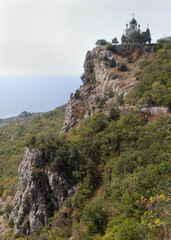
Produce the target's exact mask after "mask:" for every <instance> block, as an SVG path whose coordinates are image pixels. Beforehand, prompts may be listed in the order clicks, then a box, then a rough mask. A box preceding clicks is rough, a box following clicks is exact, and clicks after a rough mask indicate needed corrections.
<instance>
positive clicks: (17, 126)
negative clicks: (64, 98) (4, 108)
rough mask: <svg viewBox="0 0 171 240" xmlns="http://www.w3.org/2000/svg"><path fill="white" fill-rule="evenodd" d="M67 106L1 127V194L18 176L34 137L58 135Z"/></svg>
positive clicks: (42, 137) (44, 137)
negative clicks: (21, 163) (25, 150)
mask: <svg viewBox="0 0 171 240" xmlns="http://www.w3.org/2000/svg"><path fill="white" fill-rule="evenodd" d="M65 108H66V106H62V107H60V108H57V109H56V110H54V111H51V112H48V113H44V114H40V115H37V116H36V115H35V116H34V118H33V119H32V118H24V119H19V120H16V121H14V122H10V123H9V124H7V125H6V126H4V127H0V146H1V147H0V195H3V194H4V191H5V190H7V189H8V190H10V191H13V190H14V189H13V187H12V188H11V189H9V188H8V186H10V185H11V183H13V182H14V180H15V179H16V178H17V172H18V166H19V163H20V160H21V158H22V156H23V153H24V149H25V147H26V146H28V145H29V144H30V143H32V142H33V141H34V139H37V138H38V139H44V141H46V138H47V136H50V135H51V136H52V135H54V136H56V135H58V134H59V132H60V129H61V127H62V124H63V121H64V115H65Z"/></svg>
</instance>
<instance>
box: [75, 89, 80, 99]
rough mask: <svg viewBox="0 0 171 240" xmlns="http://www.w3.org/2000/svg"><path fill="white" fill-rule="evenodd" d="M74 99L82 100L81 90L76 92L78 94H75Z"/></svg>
mask: <svg viewBox="0 0 171 240" xmlns="http://www.w3.org/2000/svg"><path fill="white" fill-rule="evenodd" d="M74 98H75V99H79V98H80V90H79V89H77V90H76V92H75V94H74Z"/></svg>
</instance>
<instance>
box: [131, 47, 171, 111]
mask: <svg viewBox="0 0 171 240" xmlns="http://www.w3.org/2000/svg"><path fill="white" fill-rule="evenodd" d="M139 67H140V69H141V73H140V74H139V75H138V76H137V79H138V83H137V84H136V86H135V88H134V90H133V91H132V92H131V94H129V95H128V96H127V101H128V102H129V103H131V104H135V103H138V104H149V105H158V106H165V107H168V108H169V109H171V43H165V44H161V43H158V44H157V45H156V46H155V53H153V54H150V55H149V57H148V58H141V59H140V60H139Z"/></svg>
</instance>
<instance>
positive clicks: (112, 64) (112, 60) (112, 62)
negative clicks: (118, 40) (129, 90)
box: [110, 58, 116, 68]
mask: <svg viewBox="0 0 171 240" xmlns="http://www.w3.org/2000/svg"><path fill="white" fill-rule="evenodd" d="M110 67H111V68H114V67H116V61H115V59H114V58H112V59H111V60H110Z"/></svg>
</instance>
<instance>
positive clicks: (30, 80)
mask: <svg viewBox="0 0 171 240" xmlns="http://www.w3.org/2000/svg"><path fill="white" fill-rule="evenodd" d="M80 85H81V80H80V78H79V77H78V76H62V77H61V76H54V77H41V76H31V77H30V76H29V77H28V76H25V77H2V76H0V119H8V118H13V117H16V116H18V115H19V114H20V113H21V112H23V111H27V112H31V113H41V112H48V111H51V110H53V109H55V108H57V107H59V106H62V105H64V104H66V103H67V102H68V100H69V98H70V94H71V92H75V90H76V89H77V88H79V86H80Z"/></svg>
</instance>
